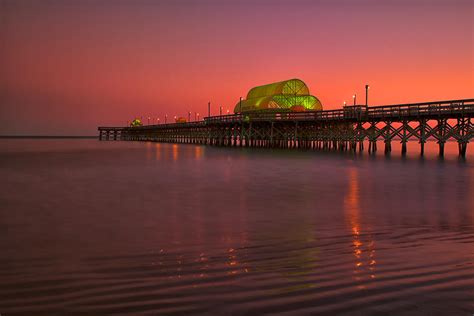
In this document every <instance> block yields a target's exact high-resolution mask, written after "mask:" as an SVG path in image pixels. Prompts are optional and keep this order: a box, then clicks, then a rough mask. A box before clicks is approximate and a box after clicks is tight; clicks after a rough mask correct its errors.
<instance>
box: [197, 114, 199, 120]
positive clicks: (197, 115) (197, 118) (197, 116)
mask: <svg viewBox="0 0 474 316" xmlns="http://www.w3.org/2000/svg"><path fill="white" fill-rule="evenodd" d="M197 119H198V121H199V113H198V114H197Z"/></svg>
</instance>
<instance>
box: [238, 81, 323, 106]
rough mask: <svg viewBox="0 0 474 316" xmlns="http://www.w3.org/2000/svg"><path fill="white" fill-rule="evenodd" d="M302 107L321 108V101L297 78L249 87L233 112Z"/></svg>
mask: <svg viewBox="0 0 474 316" xmlns="http://www.w3.org/2000/svg"><path fill="white" fill-rule="evenodd" d="M300 106H302V107H304V109H305V110H322V109H323V107H322V105H321V102H320V101H319V100H318V98H316V97H315V96H312V95H310V94H309V89H308V86H306V84H305V83H304V82H303V81H301V80H299V79H290V80H286V81H281V82H275V83H271V84H267V85H263V86H258V87H255V88H252V89H250V91H249V93H248V94H247V99H246V100H242V101H241V102H240V100H239V102H238V103H237V105H236V106H235V108H234V112H235V113H238V112H240V110H241V111H242V112H249V111H258V110H260V111H261V110H278V109H282V110H283V109H287V110H290V109H292V108H298V107H300Z"/></svg>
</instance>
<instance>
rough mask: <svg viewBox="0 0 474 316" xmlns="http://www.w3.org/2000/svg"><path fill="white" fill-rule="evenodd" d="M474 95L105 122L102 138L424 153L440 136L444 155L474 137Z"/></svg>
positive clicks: (462, 153) (463, 147)
mask: <svg viewBox="0 0 474 316" xmlns="http://www.w3.org/2000/svg"><path fill="white" fill-rule="evenodd" d="M473 118H474V99H462V100H449V101H433V102H423V103H412V104H397V105H384V106H371V107H366V106H363V105H358V106H347V107H344V108H342V109H338V110H325V111H305V112H287V111H281V112H247V113H242V114H231V115H219V116H210V117H205V118H204V120H201V121H195V122H186V123H172V124H159V125H145V126H140V127H99V128H98V130H99V139H100V140H128V141H157V142H169V143H189V144H205V145H212V146H246V147H279V148H302V149H328V150H329V149H334V150H353V151H356V150H360V151H362V150H364V141H365V142H367V141H368V143H369V148H368V151H369V152H375V151H377V141H382V142H383V144H384V151H385V153H389V152H391V150H392V146H391V143H392V141H400V142H401V144H402V154H404V153H406V150H407V147H406V143H407V142H408V141H409V140H417V141H418V142H419V143H420V152H421V154H422V155H423V153H424V144H425V142H426V141H427V140H428V139H435V140H436V141H437V143H438V144H439V154H440V155H443V154H444V144H445V143H446V141H448V140H455V141H457V142H458V145H459V155H460V156H463V157H464V156H466V151H467V144H468V143H469V141H470V140H471V139H472V138H473V137H474V124H473V123H474V122H473V121H472V119H473Z"/></svg>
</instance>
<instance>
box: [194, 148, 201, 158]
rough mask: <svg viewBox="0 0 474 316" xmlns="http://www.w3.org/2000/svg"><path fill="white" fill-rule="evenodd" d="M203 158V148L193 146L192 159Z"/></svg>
mask: <svg viewBox="0 0 474 316" xmlns="http://www.w3.org/2000/svg"><path fill="white" fill-rule="evenodd" d="M202 156H203V147H202V146H195V147H194V158H195V159H196V160H198V159H201V158H202Z"/></svg>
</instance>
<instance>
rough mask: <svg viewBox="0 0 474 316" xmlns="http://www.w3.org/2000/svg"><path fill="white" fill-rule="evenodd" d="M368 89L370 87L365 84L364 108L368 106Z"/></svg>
mask: <svg viewBox="0 0 474 316" xmlns="http://www.w3.org/2000/svg"><path fill="white" fill-rule="evenodd" d="M369 89H370V86H369V85H368V84H366V85H365V106H369Z"/></svg>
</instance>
